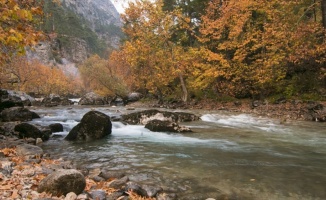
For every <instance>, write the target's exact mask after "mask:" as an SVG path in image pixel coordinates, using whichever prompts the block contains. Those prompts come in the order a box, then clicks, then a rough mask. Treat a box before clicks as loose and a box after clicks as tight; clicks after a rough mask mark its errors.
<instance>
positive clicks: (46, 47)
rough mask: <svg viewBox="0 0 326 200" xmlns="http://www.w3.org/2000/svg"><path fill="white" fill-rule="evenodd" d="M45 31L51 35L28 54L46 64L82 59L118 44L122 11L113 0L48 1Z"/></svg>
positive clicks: (58, 63) (62, 63) (113, 47)
mask: <svg viewBox="0 0 326 200" xmlns="http://www.w3.org/2000/svg"><path fill="white" fill-rule="evenodd" d="M44 12H45V13H46V15H47V16H48V17H46V18H45V22H44V24H43V27H42V28H43V31H44V32H45V33H47V34H48V35H49V40H48V41H47V42H42V43H40V44H39V45H37V46H36V47H35V51H34V52H31V53H30V54H29V56H30V57H36V58H38V59H39V60H41V61H42V62H43V63H45V64H49V65H64V64H67V63H69V64H71V63H81V62H83V61H84V60H85V59H87V57H89V56H90V55H92V54H99V55H105V53H106V52H107V50H108V49H115V48H118V46H119V42H120V38H121V37H122V32H121V26H122V24H121V21H120V15H119V13H118V12H117V10H116V9H115V7H114V5H113V4H112V3H111V1H110V0H61V5H58V4H55V3H53V2H52V1H45V4H44Z"/></svg>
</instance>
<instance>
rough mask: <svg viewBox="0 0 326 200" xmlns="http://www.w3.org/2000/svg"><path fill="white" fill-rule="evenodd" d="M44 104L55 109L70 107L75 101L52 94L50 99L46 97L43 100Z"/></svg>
mask: <svg viewBox="0 0 326 200" xmlns="http://www.w3.org/2000/svg"><path fill="white" fill-rule="evenodd" d="M42 104H43V105H44V106H46V107H53V106H59V105H60V106H69V105H72V104H74V103H73V101H71V100H69V99H68V98H66V97H60V96H59V95H56V94H50V96H49V97H46V98H44V99H43V100H42Z"/></svg>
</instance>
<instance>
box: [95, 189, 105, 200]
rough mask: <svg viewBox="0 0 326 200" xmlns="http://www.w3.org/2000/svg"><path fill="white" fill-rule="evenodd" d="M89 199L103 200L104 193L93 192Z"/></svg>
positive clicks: (100, 191)
mask: <svg viewBox="0 0 326 200" xmlns="http://www.w3.org/2000/svg"><path fill="white" fill-rule="evenodd" d="M91 198H92V199H96V200H105V199H106V193H105V191H104V190H93V191H92V192H91Z"/></svg>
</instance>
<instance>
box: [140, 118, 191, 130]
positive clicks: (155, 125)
mask: <svg viewBox="0 0 326 200" xmlns="http://www.w3.org/2000/svg"><path fill="white" fill-rule="evenodd" d="M145 128H147V129H149V130H150V131H153V132H172V133H189V132H192V131H191V130H190V128H187V127H185V126H180V125H179V124H177V123H176V122H171V121H161V120H156V119H154V120H151V121H149V122H148V123H147V124H146V125H145Z"/></svg>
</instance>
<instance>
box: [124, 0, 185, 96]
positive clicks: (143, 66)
mask: <svg viewBox="0 0 326 200" xmlns="http://www.w3.org/2000/svg"><path fill="white" fill-rule="evenodd" d="M162 8H163V2H162V1H161V0H158V1H156V2H151V1H146V0H145V1H136V2H134V3H130V4H129V8H128V9H127V10H126V11H125V14H124V15H122V20H123V22H124V25H125V26H124V29H123V30H124V32H125V34H126V36H127V41H126V42H125V44H124V45H123V46H122V48H121V51H122V52H123V55H125V58H126V60H127V63H128V65H129V66H130V70H131V74H132V76H133V80H135V81H136V82H135V84H136V85H137V87H138V89H147V90H148V91H150V92H152V93H154V94H156V95H157V96H158V98H159V99H160V100H161V101H162V100H163V97H164V96H165V95H167V94H171V93H172V92H175V87H174V84H175V82H178V84H179V86H181V91H182V92H181V93H182V100H183V101H187V98H188V91H187V85H186V81H185V80H186V73H187V70H186V68H188V67H190V62H191V61H190V58H189V57H187V56H185V55H186V54H187V52H188V49H187V48H185V47H183V46H182V45H181V42H178V41H175V40H174V39H173V34H175V33H177V30H178V29H186V28H187V26H188V24H189V20H190V19H189V18H187V17H184V16H183V15H182V13H181V12H180V10H178V9H176V10H173V11H171V12H170V11H164V10H163V9H162Z"/></svg>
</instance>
